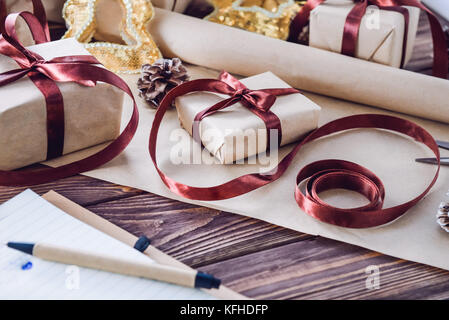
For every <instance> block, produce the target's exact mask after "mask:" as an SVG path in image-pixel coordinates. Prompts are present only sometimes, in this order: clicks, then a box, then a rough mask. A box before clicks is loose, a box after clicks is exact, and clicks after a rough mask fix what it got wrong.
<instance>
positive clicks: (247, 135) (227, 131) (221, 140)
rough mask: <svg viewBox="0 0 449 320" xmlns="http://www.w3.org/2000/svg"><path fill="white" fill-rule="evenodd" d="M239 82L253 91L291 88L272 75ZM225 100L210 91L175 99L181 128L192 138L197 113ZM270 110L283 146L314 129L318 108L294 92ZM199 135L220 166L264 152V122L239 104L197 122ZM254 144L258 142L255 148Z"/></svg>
mask: <svg viewBox="0 0 449 320" xmlns="http://www.w3.org/2000/svg"><path fill="white" fill-rule="evenodd" d="M241 82H242V83H243V84H244V85H246V86H247V87H248V88H249V89H253V90H257V89H269V88H290V86H289V85H288V84H287V83H285V82H284V81H283V80H281V79H280V78H278V77H277V76H275V75H274V74H273V73H271V72H265V73H262V74H259V75H256V76H253V77H249V78H245V79H243V80H241ZM225 98H227V96H224V95H220V94H215V93H209V92H193V93H189V94H187V95H184V96H180V97H178V98H176V100H175V105H176V109H177V112H178V117H179V120H180V123H181V126H182V127H183V128H184V129H185V130H187V131H188V132H189V133H190V135H192V124H193V120H194V118H195V116H196V114H197V113H199V112H200V111H202V110H204V109H206V108H208V107H211V106H212V105H214V104H216V103H217V102H219V101H221V100H223V99H225ZM270 110H271V111H272V112H273V113H274V114H276V115H277V116H278V117H279V119H280V121H281V128H282V140H281V146H283V145H286V144H289V143H292V142H295V141H297V140H298V139H300V138H301V137H302V136H303V135H304V134H306V133H307V132H309V131H311V130H313V129H315V128H316V127H317V125H318V120H319V115H320V111H321V108H320V107H319V106H318V105H316V104H315V103H314V102H312V101H311V100H309V99H308V98H306V97H305V96H304V95H302V94H301V93H295V94H290V95H285V96H278V97H277V98H276V102H275V104H274V105H273V106H272V107H271V109H270ZM199 133H200V138H201V140H202V142H203V145H204V146H205V147H206V149H208V150H209V151H210V153H211V154H212V155H214V156H215V157H216V158H217V159H218V161H219V162H220V163H222V164H230V163H233V162H235V161H237V160H242V159H244V158H247V157H251V156H254V155H256V154H258V153H260V152H264V151H265V150H266V149H267V134H266V127H265V123H264V122H263V121H262V120H261V119H260V118H259V117H258V116H256V115H254V114H253V113H252V112H251V111H249V110H248V109H247V108H245V107H244V106H243V105H242V104H241V103H240V102H238V103H236V104H234V105H233V106H231V107H229V108H227V109H224V110H221V111H219V112H217V113H215V114H213V115H211V116H209V117H206V118H204V119H203V120H202V121H201V123H200V132H199ZM211 135H212V138H211ZM206 136H207V138H206ZM254 141H257V143H256V145H255V144H254Z"/></svg>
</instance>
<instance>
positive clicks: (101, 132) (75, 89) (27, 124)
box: [0, 39, 123, 170]
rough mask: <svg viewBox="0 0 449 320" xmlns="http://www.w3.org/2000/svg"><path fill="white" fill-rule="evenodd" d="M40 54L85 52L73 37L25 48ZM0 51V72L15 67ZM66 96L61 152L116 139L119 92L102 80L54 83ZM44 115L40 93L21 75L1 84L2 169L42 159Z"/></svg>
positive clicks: (44, 149) (14, 63) (119, 117)
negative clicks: (88, 83)
mask: <svg viewBox="0 0 449 320" xmlns="http://www.w3.org/2000/svg"><path fill="white" fill-rule="evenodd" d="M29 49H30V50H32V51H34V52H36V53H38V54H39V55H41V56H42V57H43V58H44V59H46V60H49V59H52V58H54V57H60V56H70V55H89V53H88V52H87V51H86V50H85V49H84V47H83V46H82V45H81V44H80V43H78V42H77V41H76V40H74V39H66V40H60V41H54V42H48V43H44V44H39V45H35V46H31V47H29ZM17 67H18V66H17V63H16V62H15V61H14V60H13V59H11V58H10V57H7V56H3V55H0V73H2V72H5V71H9V70H12V69H17ZM57 86H58V87H59V89H60V91H61V93H62V96H63V99H64V118H65V119H64V125H65V135H64V149H63V154H67V153H70V152H73V151H77V150H80V149H84V148H87V147H90V146H93V145H97V144H100V143H103V142H106V141H109V140H113V139H115V138H116V137H117V136H118V135H119V133H120V122H121V115H122V106H123V92H122V91H120V90H119V89H117V88H115V87H113V86H111V85H109V84H106V83H101V82H99V83H97V85H96V86H95V87H85V86H82V85H79V84H77V83H70V82H69V83H57ZM46 117H47V115H46V103H45V99H44V96H43V94H42V93H41V91H39V89H38V88H37V87H36V86H35V85H34V83H33V82H32V81H31V80H30V79H29V77H27V76H25V77H23V78H21V79H20V80H17V81H15V82H12V83H9V84H8V85H6V86H2V87H0V150H1V152H0V170H12V169H16V168H20V167H24V166H27V165H29V164H32V163H36V162H41V161H44V160H46V156H47V127H46V123H47V118H46Z"/></svg>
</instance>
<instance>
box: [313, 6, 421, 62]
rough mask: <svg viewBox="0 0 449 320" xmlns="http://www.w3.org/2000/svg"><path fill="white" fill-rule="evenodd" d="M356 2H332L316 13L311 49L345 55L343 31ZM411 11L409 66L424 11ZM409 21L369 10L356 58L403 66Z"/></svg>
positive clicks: (416, 9)
mask: <svg viewBox="0 0 449 320" xmlns="http://www.w3.org/2000/svg"><path fill="white" fill-rule="evenodd" d="M353 7H354V3H353V1H349V0H332V1H331V0H328V1H326V2H324V3H323V4H321V5H319V6H318V7H316V8H315V9H314V10H312V12H311V14H310V25H309V30H310V31H309V46H311V47H315V48H320V49H324V50H328V51H333V52H341V45H342V37H343V30H344V25H345V21H346V17H347V16H348V14H349V12H350V11H351V9H352V8H353ZM404 8H407V9H408V11H409V14H410V18H409V25H408V37H407V47H406V54H405V60H404V62H405V64H406V63H407V62H408V61H409V60H410V58H411V55H412V51H413V45H414V42H415V38H416V32H417V30H418V22H419V15H420V10H419V9H418V8H415V7H408V6H405V7H404ZM404 32H405V19H404V16H403V15H402V14H400V13H398V12H394V11H388V10H379V9H377V8H375V7H368V9H367V14H365V16H364V17H363V19H362V22H361V24H360V29H359V36H358V40H357V46H356V57H357V58H361V59H364V60H369V61H373V62H377V63H381V64H385V65H390V66H392V67H400V66H401V58H402V48H403V44H404Z"/></svg>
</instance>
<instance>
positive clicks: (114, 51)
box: [63, 0, 162, 73]
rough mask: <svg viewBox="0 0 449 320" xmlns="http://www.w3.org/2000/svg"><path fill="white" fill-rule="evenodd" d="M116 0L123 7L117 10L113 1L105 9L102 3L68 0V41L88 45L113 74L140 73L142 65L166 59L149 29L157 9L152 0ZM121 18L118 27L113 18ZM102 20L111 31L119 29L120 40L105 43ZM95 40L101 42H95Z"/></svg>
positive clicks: (91, 51)
mask: <svg viewBox="0 0 449 320" xmlns="http://www.w3.org/2000/svg"><path fill="white" fill-rule="evenodd" d="M115 1H117V2H118V3H119V4H120V7H118V6H117V5H116V6H115V8H116V9H114V4H113V3H111V2H112V1H111V0H107V1H103V2H102V3H103V4H104V3H105V2H106V3H107V6H105V5H101V7H100V5H99V3H100V2H101V0H68V1H67V2H66V3H65V5H64V9H63V17H64V19H65V21H66V24H67V28H68V30H67V32H66V34H65V35H64V38H71V37H74V38H75V39H77V40H78V41H79V42H81V43H84V44H85V47H86V49H87V50H88V51H89V52H90V53H91V54H92V55H93V56H95V57H96V58H97V59H98V60H99V61H100V62H101V63H102V64H103V65H104V66H105V67H106V68H108V69H109V70H111V71H114V72H119V73H138V72H140V68H141V66H142V65H144V64H153V63H154V62H155V61H156V60H157V59H160V58H161V57H162V54H161V52H160V51H159V49H158V47H157V46H156V43H155V42H154V41H153V39H152V37H151V35H150V34H149V33H148V31H147V29H146V26H147V24H148V22H149V21H150V20H151V19H152V18H153V15H154V9H153V6H152V4H151V2H150V0H115ZM117 8H118V9H117ZM117 12H118V13H117ZM102 15H103V16H102ZM117 15H119V16H120V23H115V24H114V19H112V17H115V16H117ZM101 19H103V21H106V23H107V24H109V25H110V26H111V28H114V27H117V28H119V30H118V31H117V32H118V33H119V37H118V39H117V38H116V37H110V40H109V41H110V42H103V41H104V40H105V36H104V35H102V36H100V33H99V32H98V31H99V30H98V25H99V21H100V20H101ZM97 33H98V37H97ZM106 38H107V37H106ZM94 39H95V40H101V41H99V42H95V41H94Z"/></svg>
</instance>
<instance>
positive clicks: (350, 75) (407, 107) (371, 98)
mask: <svg viewBox="0 0 449 320" xmlns="http://www.w3.org/2000/svg"><path fill="white" fill-rule="evenodd" d="M155 10H156V14H155V17H154V19H153V20H152V22H151V23H150V26H149V28H150V31H151V34H152V35H153V37H154V40H155V41H156V43H157V44H158V46H159V48H160V49H161V51H162V53H163V54H164V56H167V57H179V58H181V59H182V60H184V61H186V62H189V63H192V64H196V65H200V66H205V67H209V68H213V69H217V70H221V69H224V70H227V71H228V72H231V73H235V74H239V75H242V76H251V75H255V74H259V73H262V72H266V71H271V72H273V73H275V74H276V75H277V76H279V77H280V78H281V79H283V80H284V81H286V82H287V83H288V84H290V85H291V86H293V87H296V88H299V89H303V90H307V91H311V92H315V93H319V94H323V95H327V96H331V97H336V98H340V99H345V100H350V101H354V102H358V103H363V104H367V105H371V106H375V107H380V108H384V109H388V110H392V111H396V112H402V113H406V114H410V115H415V116H419V117H423V118H426V119H431V120H436V121H441V122H445V123H449V81H447V80H444V79H440V78H435V77H431V76H427V75H423V74H419V73H414V72H411V71H407V70H402V69H396V68H393V67H389V66H385V65H381V64H376V63H372V62H368V61H364V60H361V59H355V58H352V57H347V56H344V55H341V54H337V53H333V52H328V51H324V50H320V49H316V48H311V47H307V46H303V45H299V44H295V43H290V42H286V41H282V40H277V39H272V38H269V37H264V36H262V35H258V34H255V33H251V32H248V31H244V30H240V29H236V28H231V27H227V26H223V25H220V24H215V23H212V22H209V21H205V20H201V19H197V18H192V17H189V16H185V15H182V14H178V13H174V12H169V11H167V10H162V9H157V8H156V9H155Z"/></svg>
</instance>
